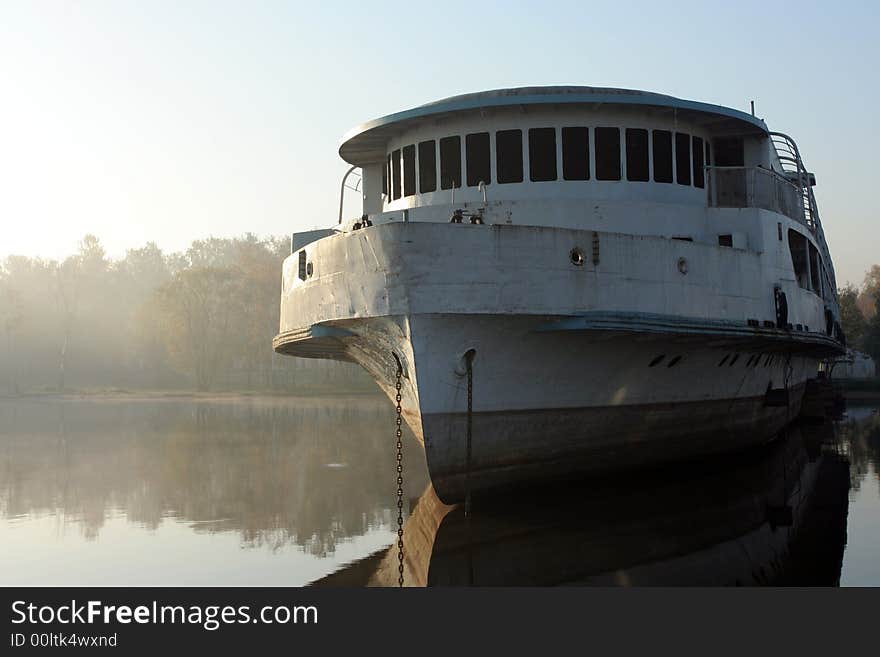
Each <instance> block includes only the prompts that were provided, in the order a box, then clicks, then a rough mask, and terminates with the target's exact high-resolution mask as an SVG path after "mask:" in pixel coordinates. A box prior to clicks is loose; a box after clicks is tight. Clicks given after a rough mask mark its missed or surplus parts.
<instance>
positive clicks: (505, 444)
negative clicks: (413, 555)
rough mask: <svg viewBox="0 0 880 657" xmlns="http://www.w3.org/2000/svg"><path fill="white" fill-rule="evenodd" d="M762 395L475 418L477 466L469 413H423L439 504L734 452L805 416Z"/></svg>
mask: <svg viewBox="0 0 880 657" xmlns="http://www.w3.org/2000/svg"><path fill="white" fill-rule="evenodd" d="M802 396H803V386H800V387H798V388H794V389H793V390H792V394H791V398H790V401H791V405H790V406H789V407H787V408H786V407H784V406H783V407H779V406H768V405H767V404H766V402H765V398H764V397H757V398H745V399H729V400H713V401H698V402H680V403H668V404H651V405H643V406H605V407H585V408H574V409H572V408H564V409H542V410H528V411H511V412H492V413H474V415H473V418H472V420H473V431H472V441H471V458H470V468H468V465H467V460H468V459H467V416H466V414H465V413H444V414H432V415H423V416H422V427H423V432H424V437H425V453H426V457H427V462H428V470H429V472H430V475H431V481H432V483H433V485H434V489H435V490H436V492H437V494H438V496H439V498H440V499H441V500H442V501H443V502H445V503H447V504H451V503H454V502H459V501H461V500H463V499H464V497H465V494H466V491H467V490H468V489H469V490H470V491H471V492H472V493H477V492H480V491H486V490H489V489H499V488H502V489H503V488H508V487H512V486H518V485H523V484H531V483H540V482H547V481H554V482H555V481H559V480H563V479H574V478H577V477H580V476H593V475H599V474H608V473H614V472H620V471H625V470H629V469H636V468H644V467H654V466H657V465H662V464H667V463H674V462H680V461H684V460H688V459H694V458H700V457H706V456H711V455H714V454H720V453H724V452H730V451H734V450H737V449H742V448H746V447H750V446H754V445H757V444H761V443H765V442H768V441H769V440H771V439H772V438H773V437H774V436H776V434H778V432H779V431H780V430H781V429H782V428H783V427H785V425H786V424H787V423H788V422H790V421H791V420H793V419H794V418H795V417H797V415H798V413H799V411H800V404H801V399H802Z"/></svg>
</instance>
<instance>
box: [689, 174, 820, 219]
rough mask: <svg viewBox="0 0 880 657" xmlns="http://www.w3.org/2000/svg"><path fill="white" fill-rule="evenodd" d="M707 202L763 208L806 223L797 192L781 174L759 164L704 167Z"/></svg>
mask: <svg viewBox="0 0 880 657" xmlns="http://www.w3.org/2000/svg"><path fill="white" fill-rule="evenodd" d="M706 179H707V183H708V184H707V188H708V194H709V206H710V207H716V208H763V209H764V210H771V211H773V212H779V213H781V214H784V215H785V216H787V217H790V218H792V219H794V220H795V221H799V222H801V223H803V224H806V221H805V218H804V210H803V205H802V203H801V192H800V189H799V188H798V186H797V185H795V184H794V183H793V182H791V180H789V179H788V178H786V177H785V176H783V175H781V174H779V173H777V172H775V171H772V170H770V169H764V168H762V167H706Z"/></svg>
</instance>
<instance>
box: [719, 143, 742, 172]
mask: <svg viewBox="0 0 880 657" xmlns="http://www.w3.org/2000/svg"><path fill="white" fill-rule="evenodd" d="M744 161H745V149H744V147H743V140H742V139H741V138H740V137H720V138H718V139H716V140H715V166H717V167H741V166H743V163H744Z"/></svg>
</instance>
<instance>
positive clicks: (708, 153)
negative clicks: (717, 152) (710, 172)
mask: <svg viewBox="0 0 880 657" xmlns="http://www.w3.org/2000/svg"><path fill="white" fill-rule="evenodd" d="M706 166H707V167H710V166H712V147H711V146H709V142H708V141H707V142H706Z"/></svg>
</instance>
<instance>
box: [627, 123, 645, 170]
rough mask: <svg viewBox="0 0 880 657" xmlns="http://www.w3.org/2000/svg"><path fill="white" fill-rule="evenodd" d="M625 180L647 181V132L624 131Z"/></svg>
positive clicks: (635, 129)
mask: <svg viewBox="0 0 880 657" xmlns="http://www.w3.org/2000/svg"><path fill="white" fill-rule="evenodd" d="M626 179H627V180H635V181H639V182H647V181H648V131H647V130H643V129H641V128H627V129H626Z"/></svg>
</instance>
